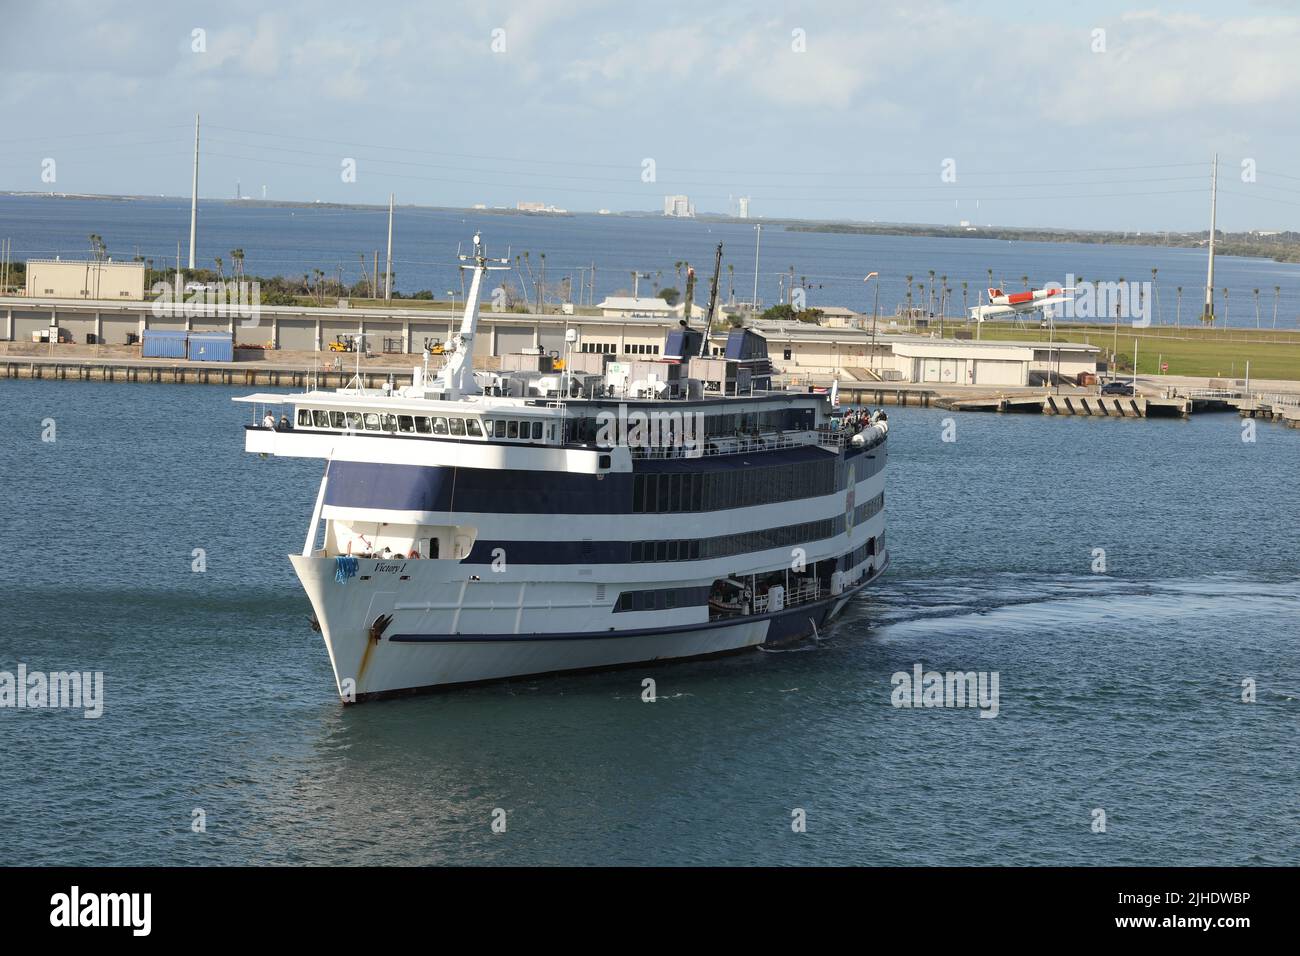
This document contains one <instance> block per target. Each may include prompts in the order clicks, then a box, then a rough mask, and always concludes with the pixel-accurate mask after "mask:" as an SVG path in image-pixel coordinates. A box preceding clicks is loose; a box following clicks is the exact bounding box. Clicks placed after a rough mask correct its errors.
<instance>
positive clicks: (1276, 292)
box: [1273, 285, 1282, 328]
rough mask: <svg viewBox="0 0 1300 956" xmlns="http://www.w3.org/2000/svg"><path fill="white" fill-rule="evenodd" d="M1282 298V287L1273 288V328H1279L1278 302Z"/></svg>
mask: <svg viewBox="0 0 1300 956" xmlns="http://www.w3.org/2000/svg"><path fill="white" fill-rule="evenodd" d="M1281 296H1282V287H1281V286H1280V285H1275V286H1273V328H1277V300H1278V299H1279V298H1281Z"/></svg>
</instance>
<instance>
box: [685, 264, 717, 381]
mask: <svg viewBox="0 0 1300 956" xmlns="http://www.w3.org/2000/svg"><path fill="white" fill-rule="evenodd" d="M721 274H722V243H718V254H717V256H716V257H715V258H714V260H713V284H712V285H710V286H709V311H708V312H707V313H706V318H705V320H704V337H703V338H702V339H701V340H700V358H706V357H707V356H708V354H709V333H710V332H712V331H713V313H714V312H715V311H717V308H718V277H719V276H720V275H721ZM686 307H687V309H689V308H690V303H689V301H688V302H687V306H686ZM682 320H683V321H684V322H685V326H683V327H684V328H685V327H689V326H690V324H691V316H690V313H689V312H686V313H684V314H683V315H682Z"/></svg>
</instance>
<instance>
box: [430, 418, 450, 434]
mask: <svg viewBox="0 0 1300 956" xmlns="http://www.w3.org/2000/svg"><path fill="white" fill-rule="evenodd" d="M433 433H434V434H435V435H445V434H447V419H445V418H435V419H434V420H433Z"/></svg>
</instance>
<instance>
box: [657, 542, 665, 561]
mask: <svg viewBox="0 0 1300 956" xmlns="http://www.w3.org/2000/svg"><path fill="white" fill-rule="evenodd" d="M655 560H656V561H666V560H668V542H667V541H656V542H655Z"/></svg>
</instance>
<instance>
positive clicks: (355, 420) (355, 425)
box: [347, 412, 362, 431]
mask: <svg viewBox="0 0 1300 956" xmlns="http://www.w3.org/2000/svg"><path fill="white" fill-rule="evenodd" d="M347 415H348V428H351V429H352V430H353V431H360V430H361V428H362V424H361V413H360V412H348V413H347Z"/></svg>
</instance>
